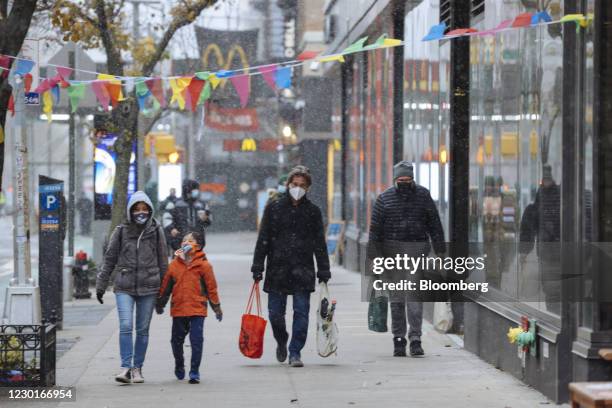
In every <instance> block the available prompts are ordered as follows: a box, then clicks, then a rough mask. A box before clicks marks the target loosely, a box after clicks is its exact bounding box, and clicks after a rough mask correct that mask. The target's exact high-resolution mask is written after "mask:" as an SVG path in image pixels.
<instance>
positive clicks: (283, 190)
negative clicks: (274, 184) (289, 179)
mask: <svg viewBox="0 0 612 408" xmlns="http://www.w3.org/2000/svg"><path fill="white" fill-rule="evenodd" d="M277 190H278V192H279V193H286V192H287V186H285V185H283V184H279V185H278V188H277Z"/></svg>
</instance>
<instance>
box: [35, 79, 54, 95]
mask: <svg viewBox="0 0 612 408" xmlns="http://www.w3.org/2000/svg"><path fill="white" fill-rule="evenodd" d="M51 87H52V85H51V80H49V79H43V80H42V81H41V82H40V84H38V86H37V87H36V89H35V90H34V92H36V93H37V94H43V93H45V92H47V91H48V90H49V89H51Z"/></svg>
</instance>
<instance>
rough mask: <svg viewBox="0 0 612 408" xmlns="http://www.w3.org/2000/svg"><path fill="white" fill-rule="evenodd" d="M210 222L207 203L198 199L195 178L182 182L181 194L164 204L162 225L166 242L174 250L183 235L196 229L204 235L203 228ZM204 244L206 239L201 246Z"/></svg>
mask: <svg viewBox="0 0 612 408" xmlns="http://www.w3.org/2000/svg"><path fill="white" fill-rule="evenodd" d="M210 223H211V216H210V210H209V208H208V205H207V204H205V203H203V202H202V201H201V200H200V184H199V183H198V182H197V181H195V180H185V181H184V182H183V196H182V197H181V198H180V199H178V200H176V202H174V203H171V202H169V203H167V204H166V206H165V211H164V215H163V218H162V225H163V227H164V231H165V232H166V238H167V240H168V244H170V246H171V247H172V249H173V250H174V251H176V250H177V249H179V248H180V246H181V240H182V239H183V236H184V235H185V234H186V233H188V232H189V231H196V232H198V233H200V234H202V236H203V237H205V236H206V235H205V228H206V227H208V226H209V225H210ZM204 245H206V240H204V244H203V245H202V247H204Z"/></svg>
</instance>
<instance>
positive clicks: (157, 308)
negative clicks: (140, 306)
mask: <svg viewBox="0 0 612 408" xmlns="http://www.w3.org/2000/svg"><path fill="white" fill-rule="evenodd" d="M155 312H157V314H158V315H160V314H164V307H163V306H160V305H155Z"/></svg>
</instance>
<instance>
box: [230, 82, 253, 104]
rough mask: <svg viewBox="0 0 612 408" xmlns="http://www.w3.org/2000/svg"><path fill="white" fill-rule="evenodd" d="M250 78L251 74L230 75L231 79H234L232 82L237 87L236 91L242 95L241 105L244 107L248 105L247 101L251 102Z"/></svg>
mask: <svg viewBox="0 0 612 408" xmlns="http://www.w3.org/2000/svg"><path fill="white" fill-rule="evenodd" d="M250 78H251V77H250V76H249V75H236V76H233V77H230V81H232V84H233V85H234V88H236V92H237V93H238V96H239V97H240V106H242V107H243V108H244V107H245V106H246V105H247V103H249V91H250V89H249V88H250V87H251V86H250V85H251V81H250Z"/></svg>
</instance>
